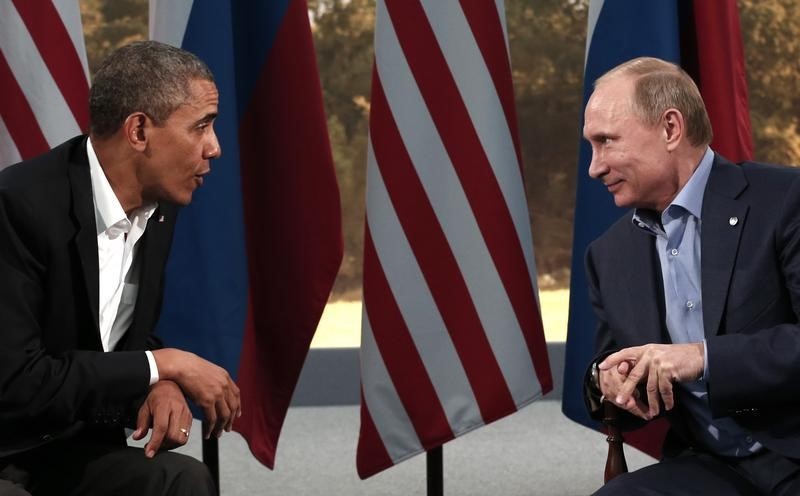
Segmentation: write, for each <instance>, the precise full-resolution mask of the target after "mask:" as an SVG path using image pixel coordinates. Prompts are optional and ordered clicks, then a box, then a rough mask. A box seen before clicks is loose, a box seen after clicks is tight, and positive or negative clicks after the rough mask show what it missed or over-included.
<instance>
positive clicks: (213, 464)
mask: <svg viewBox="0 0 800 496" xmlns="http://www.w3.org/2000/svg"><path fill="white" fill-rule="evenodd" d="M206 432H208V424H207V423H206V421H205V420H204V421H203V433H206ZM203 463H205V464H206V467H208V471H209V472H211V479H212V480H213V481H214V487H216V488H217V494H220V492H219V443H218V442H217V437H216V436H214V435H213V434H212V435H211V436H209V437H208V439H206V438H203Z"/></svg>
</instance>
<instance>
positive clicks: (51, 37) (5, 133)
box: [0, 0, 89, 168]
mask: <svg viewBox="0 0 800 496" xmlns="http://www.w3.org/2000/svg"><path fill="white" fill-rule="evenodd" d="M87 67H88V66H87V63H86V48H85V47H84V42H83V29H82V26H81V16H80V11H79V9H78V1H77V0H53V1H43V0H37V1H31V0H0V168H3V167H5V166H8V165H11V164H13V163H16V162H19V161H20V160H23V159H26V158H30V157H33V156H35V155H38V154H40V153H43V152H45V151H47V150H49V149H50V148H52V147H53V146H55V145H57V144H59V143H61V142H62V141H65V140H67V139H68V138H71V137H73V136H76V135H78V134H80V133H81V132H83V131H85V130H86V129H87V128H88V124H89V107H88V96H89V75H88V69H87Z"/></svg>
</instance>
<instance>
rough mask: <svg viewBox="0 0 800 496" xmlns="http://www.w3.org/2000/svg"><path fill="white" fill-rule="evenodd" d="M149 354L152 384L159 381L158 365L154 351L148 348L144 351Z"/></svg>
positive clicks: (148, 360)
mask: <svg viewBox="0 0 800 496" xmlns="http://www.w3.org/2000/svg"><path fill="white" fill-rule="evenodd" d="M144 354H145V355H146V356H147V364H148V365H149V366H150V385H151V386H152V385H153V384H155V383H156V382H158V366H157V365H156V357H154V356H153V352H152V351H150V350H147V351H145V352H144Z"/></svg>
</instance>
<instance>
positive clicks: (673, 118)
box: [661, 108, 686, 151]
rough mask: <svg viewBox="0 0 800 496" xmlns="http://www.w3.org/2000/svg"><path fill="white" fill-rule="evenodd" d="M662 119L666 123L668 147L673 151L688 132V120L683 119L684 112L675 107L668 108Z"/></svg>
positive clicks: (665, 131) (665, 132) (665, 134)
mask: <svg viewBox="0 0 800 496" xmlns="http://www.w3.org/2000/svg"><path fill="white" fill-rule="evenodd" d="M661 121H662V123H663V125H664V136H665V138H666V144H667V149H668V150H669V151H673V150H674V149H675V148H677V147H678V144H680V142H681V140H682V139H683V137H684V133H685V132H686V122H685V121H684V120H683V114H681V113H680V111H679V110H677V109H674V108H672V109H667V110H666V111H665V112H664V115H663V116H662V119H661Z"/></svg>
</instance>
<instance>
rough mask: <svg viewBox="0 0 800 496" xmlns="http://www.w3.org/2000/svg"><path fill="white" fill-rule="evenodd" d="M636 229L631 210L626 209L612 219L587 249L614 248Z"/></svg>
mask: <svg viewBox="0 0 800 496" xmlns="http://www.w3.org/2000/svg"><path fill="white" fill-rule="evenodd" d="M636 231H637V229H636V226H634V225H633V210H628V211H627V212H625V214H624V215H622V216H621V217H620V218H619V219H617V220H616V221H614V223H613V224H611V226H610V227H609V228H608V229H606V231H605V232H604V233H603V234H601V235H600V236H599V237H598V238H597V239H595V240H594V241H592V242H591V243H590V244H589V251H595V252H597V251H599V252H602V251H605V250H614V249H616V247H618V246H619V245H620V244H621V243H624V242H625V241H626V239H627V238H629V237H630V236H632V235H634V234H635V233H636ZM642 234H644V233H642Z"/></svg>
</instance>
